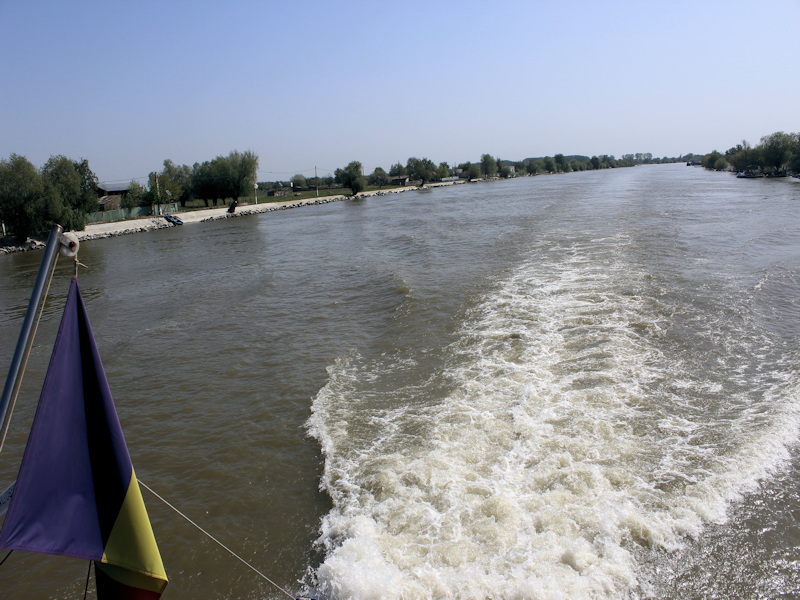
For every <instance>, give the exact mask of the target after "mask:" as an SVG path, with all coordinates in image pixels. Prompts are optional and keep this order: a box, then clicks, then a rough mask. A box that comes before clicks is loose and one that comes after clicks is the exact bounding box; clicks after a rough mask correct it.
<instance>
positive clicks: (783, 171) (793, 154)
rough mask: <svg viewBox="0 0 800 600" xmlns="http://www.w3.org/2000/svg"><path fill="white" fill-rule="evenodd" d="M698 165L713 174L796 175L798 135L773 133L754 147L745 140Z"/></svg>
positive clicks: (798, 171)
mask: <svg viewBox="0 0 800 600" xmlns="http://www.w3.org/2000/svg"><path fill="white" fill-rule="evenodd" d="M700 164H701V165H703V166H704V167H705V168H706V169H713V170H715V171H736V172H743V171H757V172H760V173H763V174H765V175H773V176H786V175H794V176H800V133H784V132H783V131H777V132H775V133H772V134H770V135H765V136H764V137H762V138H761V142H760V143H759V144H757V145H756V146H751V145H750V144H748V143H747V141H746V140H742V143H741V144H737V145H736V146H733V147H731V148H729V149H728V150H726V151H725V153H724V154H723V153H721V152H719V151H717V150H714V151H713V152H709V153H708V154H706V155H704V156H703V158H702V160H701V161H700Z"/></svg>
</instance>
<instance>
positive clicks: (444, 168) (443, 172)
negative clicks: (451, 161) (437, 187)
mask: <svg viewBox="0 0 800 600" xmlns="http://www.w3.org/2000/svg"><path fill="white" fill-rule="evenodd" d="M436 177H437V179H439V180H440V181H441V180H442V179H447V178H448V177H450V165H448V164H447V163H446V162H442V163H439V168H438V169H436Z"/></svg>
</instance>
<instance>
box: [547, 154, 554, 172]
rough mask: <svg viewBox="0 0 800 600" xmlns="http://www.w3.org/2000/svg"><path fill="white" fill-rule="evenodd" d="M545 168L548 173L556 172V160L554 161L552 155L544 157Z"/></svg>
mask: <svg viewBox="0 0 800 600" xmlns="http://www.w3.org/2000/svg"><path fill="white" fill-rule="evenodd" d="M544 170H545V172H546V173H555V172H556V161H554V160H553V159H552V157H550V156H545V157H544Z"/></svg>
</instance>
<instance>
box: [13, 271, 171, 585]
mask: <svg viewBox="0 0 800 600" xmlns="http://www.w3.org/2000/svg"><path fill="white" fill-rule="evenodd" d="M0 549H8V550H26V551H30V552H40V553H45V554H58V555H63V556H74V557H77V558H86V559H89V560H93V561H95V577H96V581H97V591H98V598H101V599H102V598H115V599H117V598H119V599H126V600H127V599H130V600H133V599H147V600H157V599H158V598H159V597H160V596H161V593H162V592H163V591H164V588H165V587H166V585H167V575H166V572H165V571H164V565H163V564H162V562H161V555H160V554H159V552H158V546H157V545H156V540H155V537H154V536H153V530H152V528H151V526H150V520H149V518H148V516H147V511H146V509H145V507H144V501H143V500H142V493H141V490H140V489H139V484H138V482H137V481H136V474H135V473H134V470H133V464H132V463H131V458H130V455H129V454H128V448H127V446H126V445H125V439H124V437H123V435H122V428H121V427H120V424H119V419H118V417H117V411H116V409H115V408H114V401H113V399H112V398H111V390H110V389H109V387H108V381H107V380H106V375H105V372H104V371H103V365H102V363H101V361H100V354H99V353H98V351H97V344H96V343H95V340H94V336H93V335H92V328H91V326H90V325H89V319H88V317H87V315H86V306H85V305H84V303H83V298H82V296H81V292H80V289H79V288H78V282H77V280H76V279H73V280H72V283H71V285H70V289H69V294H68V296H67V303H66V306H65V307H64V316H63V317H62V319H61V325H60V327H59V330H58V335H57V336H56V342H55V345H54V347H53V354H52V356H51V358H50V365H49V367H48V369H47V375H46V376H45V380H44V386H43V387H42V394H41V397H40V398H39V406H38V408H37V409H36V416H35V417H34V420H33V426H32V427H31V433H30V436H29V438H28V445H27V447H26V448H25V454H24V455H23V458H22V464H21V466H20V471H19V475H18V477H17V484H16V488H15V490H14V495H13V497H12V499H11V504H10V506H9V509H8V514H7V515H6V519H5V522H4V523H3V527H2V530H0Z"/></svg>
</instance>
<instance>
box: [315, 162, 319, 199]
mask: <svg viewBox="0 0 800 600" xmlns="http://www.w3.org/2000/svg"><path fill="white" fill-rule="evenodd" d="M314 187H316V188H317V198H319V177H317V165H314Z"/></svg>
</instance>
